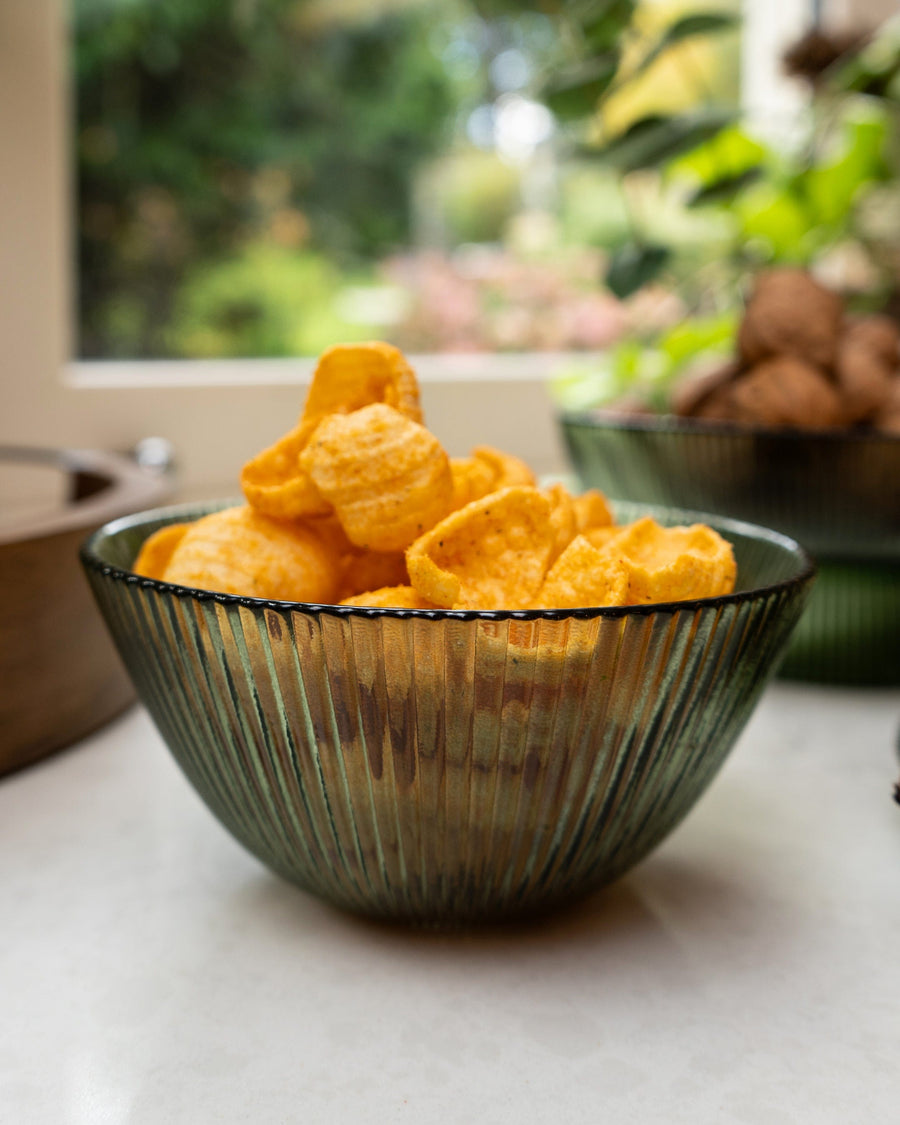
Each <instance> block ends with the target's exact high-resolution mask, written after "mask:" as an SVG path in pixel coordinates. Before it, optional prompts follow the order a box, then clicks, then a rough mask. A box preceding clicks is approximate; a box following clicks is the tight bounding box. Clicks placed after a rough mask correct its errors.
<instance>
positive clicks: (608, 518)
mask: <svg viewBox="0 0 900 1125" xmlns="http://www.w3.org/2000/svg"><path fill="white" fill-rule="evenodd" d="M572 503H573V504H574V506H575V520H576V522H577V524H578V530H579V531H593V530H594V528H598V527H612V525H613V524H614V523H615V521H614V519H613V514H612V511H611V510H610V507H609V504H608V503H607V502H606V497H605V496H604V495H603V493H602V492H599V491H598V490H597V489H596V488H591V489H589V490H588V491H587V492H582V494H581V495H580V496H576V497H574V499H573V501H572Z"/></svg>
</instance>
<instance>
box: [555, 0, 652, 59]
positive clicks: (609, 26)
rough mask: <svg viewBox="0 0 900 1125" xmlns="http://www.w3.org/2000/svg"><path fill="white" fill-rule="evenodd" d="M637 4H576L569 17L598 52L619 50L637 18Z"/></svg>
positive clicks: (630, 0)
mask: <svg viewBox="0 0 900 1125" xmlns="http://www.w3.org/2000/svg"><path fill="white" fill-rule="evenodd" d="M635 8H636V4H635V0H575V3H572V4H570V5H569V6H568V8H567V15H569V17H570V18H571V19H572V21H573V22H574V23H575V24H577V26H578V27H579V29H580V30H581V34H582V36H583V37H584V40H585V42H586V43H587V44H588V46H589V47H590V48H592V49H593V50H595V51H608V50H610V49H611V48H613V47H617V46H618V45H619V43H620V42H621V39H622V35H623V34H624V32H625V31H626V30H627V28H628V27H629V25H630V24H631V20H632V18H633V16H634V12H635Z"/></svg>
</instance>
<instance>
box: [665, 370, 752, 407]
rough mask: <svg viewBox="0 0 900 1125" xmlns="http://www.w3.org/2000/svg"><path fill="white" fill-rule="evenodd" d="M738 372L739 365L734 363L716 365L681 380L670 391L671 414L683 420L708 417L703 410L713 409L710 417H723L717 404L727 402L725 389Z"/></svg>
mask: <svg viewBox="0 0 900 1125" xmlns="http://www.w3.org/2000/svg"><path fill="white" fill-rule="evenodd" d="M739 372H740V365H739V364H738V363H736V362H734V361H732V362H730V363H722V364H718V365H717V366H716V367H713V368H712V369H707V370H705V371H701V372H696V373H695V374H693V375H688V376H687V377H685V378H684V379H682V380H681V381H680V382H679V383H678V384H677V385H676V387H675V389H674V390H673V391H672V412H673V413H674V414H679V415H681V417H683V418H690V417H698V418H702V417H708V416H709V412H707V413H706V414H704V410H705V408H708V407H710V406H712V407H713V410H712V412H711V413H712V416H713V417H716V416H717V413H718V416H719V417H721V416H723V415H722V414H721V413H719V411H720V409H721V408H720V407H717V406H716V404H717V403H724V402H725V401H727V393H725V394H722V393H721V392H722V391H723V390H724V389H726V388H727V387H728V386H729V384H730V383H731V382H732V380H734V379H735V378H736V377H737V375H738V374H739Z"/></svg>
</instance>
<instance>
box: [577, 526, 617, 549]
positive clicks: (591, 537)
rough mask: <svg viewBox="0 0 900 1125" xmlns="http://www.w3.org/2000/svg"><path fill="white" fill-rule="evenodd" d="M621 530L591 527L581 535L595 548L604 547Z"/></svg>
mask: <svg viewBox="0 0 900 1125" xmlns="http://www.w3.org/2000/svg"><path fill="white" fill-rule="evenodd" d="M621 530H622V529H621V527H591V528H588V529H587V531H582V532H581V534H582V535H583V536H584V537H585V539H587V541H588V543H593V545H594V546H595V547H605V546H606V544H607V543H609V541H610V540H611V539H613V538H614V537H615V536H616V535H618V534H619V533H620V532H621Z"/></svg>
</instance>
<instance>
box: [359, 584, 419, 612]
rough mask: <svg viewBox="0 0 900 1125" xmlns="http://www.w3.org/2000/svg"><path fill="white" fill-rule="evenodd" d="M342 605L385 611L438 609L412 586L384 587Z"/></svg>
mask: <svg viewBox="0 0 900 1125" xmlns="http://www.w3.org/2000/svg"><path fill="white" fill-rule="evenodd" d="M341 605H359V606H375V607H379V608H385V609H437V608H438V607H437V606H436V605H434V604H433V603H432V602H429V601H427V600H426V599H425V598H423V597H422V596H421V595H420V594H419V592H418V591H417V590H414V589H413V587H412V586H383V587H382V588H381V589H380V590H368V591H367V592H365V593H362V594H356V595H355V596H354V597H352V598H344V599H343V601H342V602H341Z"/></svg>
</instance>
